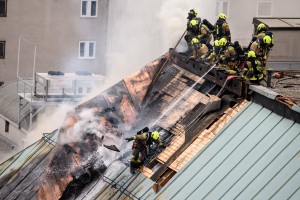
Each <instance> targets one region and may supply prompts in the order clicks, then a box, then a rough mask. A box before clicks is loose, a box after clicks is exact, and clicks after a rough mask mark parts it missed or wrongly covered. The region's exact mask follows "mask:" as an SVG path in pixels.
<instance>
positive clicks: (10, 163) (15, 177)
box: [0, 131, 58, 199]
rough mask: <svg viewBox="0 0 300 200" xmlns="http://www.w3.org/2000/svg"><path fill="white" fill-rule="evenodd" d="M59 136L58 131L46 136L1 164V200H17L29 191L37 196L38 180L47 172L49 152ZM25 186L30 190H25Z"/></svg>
mask: <svg viewBox="0 0 300 200" xmlns="http://www.w3.org/2000/svg"><path fill="white" fill-rule="evenodd" d="M57 135H58V132H57V131H54V132H52V133H51V134H46V135H45V137H44V138H42V139H40V140H39V141H37V142H35V143H34V144H32V145H30V146H29V147H27V148H26V149H24V150H22V151H21V152H19V153H17V154H16V155H15V156H13V157H11V158H10V159H8V160H7V161H5V162H3V163H2V164H0V199H5V198H8V199H16V198H17V197H18V196H19V197H20V195H21V196H22V193H27V192H28V191H32V194H33V195H36V193H37V190H38V187H37V185H38V180H39V179H38V178H39V177H40V176H42V174H43V173H44V172H45V166H46V164H48V158H49V157H50V156H49V155H51V154H49V152H50V151H51V150H52V149H53V145H54V143H55V141H56V139H57ZM47 157H48V158H47ZM45 158H46V159H45ZM24 185H26V187H27V189H28V188H29V189H28V190H24ZM30 188H31V189H30Z"/></svg>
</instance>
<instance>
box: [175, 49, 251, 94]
mask: <svg viewBox="0 0 300 200" xmlns="http://www.w3.org/2000/svg"><path fill="white" fill-rule="evenodd" d="M171 61H172V62H173V63H174V64H176V65H178V66H180V67H182V68H183V69H185V70H187V71H189V72H191V73H193V74H195V75H197V76H199V77H201V76H203V75H204V74H206V73H207V72H208V71H209V70H210V68H211V67H212V66H210V65H207V64H204V63H200V62H196V61H192V60H189V59H188V57H187V56H186V55H183V54H180V53H178V52H174V53H173V54H172V57H171ZM227 76H228V74H226V73H224V72H223V71H221V70H217V69H214V68H213V69H211V70H210V71H209V72H208V74H206V75H205V76H204V77H203V78H204V79H206V80H208V81H211V82H213V83H214V84H217V85H219V86H223V85H224V84H225V81H226V78H227ZM247 87H248V85H247V84H246V83H245V82H243V81H242V80H241V79H233V80H231V81H230V82H229V83H228V85H227V86H226V88H225V89H226V90H228V91H230V92H232V93H234V94H237V95H238V96H244V95H246V94H245V92H244V91H245V90H246V89H247Z"/></svg>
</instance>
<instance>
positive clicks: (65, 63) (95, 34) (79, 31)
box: [0, 0, 108, 82]
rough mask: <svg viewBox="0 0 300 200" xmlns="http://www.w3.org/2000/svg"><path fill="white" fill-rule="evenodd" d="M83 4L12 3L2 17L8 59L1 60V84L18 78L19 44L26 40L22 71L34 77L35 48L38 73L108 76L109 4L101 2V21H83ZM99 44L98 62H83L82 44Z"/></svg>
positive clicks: (69, 0) (64, 0)
mask: <svg viewBox="0 0 300 200" xmlns="http://www.w3.org/2000/svg"><path fill="white" fill-rule="evenodd" d="M80 9H81V1H80V0H59V1H41V0H27V1H21V0H8V1H7V17H0V27H1V29H0V40H5V41H6V55H5V56H6V58H5V59H0V81H5V82H8V81H12V80H16V77H17V60H18V57H17V55H18V42H19V36H20V35H21V36H22V40H21V50H20V70H19V75H20V76H22V77H32V72H33V71H32V70H33V64H34V59H33V56H34V44H37V54H36V72H48V71H49V70H54V71H55V70H60V71H64V72H75V71H76V70H86V71H90V72H92V73H101V74H105V63H106V61H105V52H106V41H107V40H106V33H107V15H108V13H107V12H108V10H107V9H108V0H99V1H98V17H97V18H82V17H80ZM86 40H90V41H96V42H97V44H96V59H89V60H86V59H84V60H83V59H79V58H78V54H79V41H86Z"/></svg>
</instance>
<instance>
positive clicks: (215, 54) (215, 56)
mask: <svg viewBox="0 0 300 200" xmlns="http://www.w3.org/2000/svg"><path fill="white" fill-rule="evenodd" d="M220 53H221V51H220V45H219V40H215V41H214V48H213V51H212V52H211V53H210V54H209V55H208V56H207V57H206V58H205V60H206V61H207V62H209V63H213V62H217V61H218V60H219V59H220Z"/></svg>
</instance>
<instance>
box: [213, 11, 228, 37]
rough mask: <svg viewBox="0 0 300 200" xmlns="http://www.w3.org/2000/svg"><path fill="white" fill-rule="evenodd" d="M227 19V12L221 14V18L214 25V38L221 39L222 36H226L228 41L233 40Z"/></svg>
mask: <svg viewBox="0 0 300 200" xmlns="http://www.w3.org/2000/svg"><path fill="white" fill-rule="evenodd" d="M226 19H227V17H226V15H225V14H223V13H220V14H219V19H218V20H217V22H216V23H215V25H214V27H215V30H214V40H220V39H221V38H225V39H226V40H227V41H229V42H231V34H230V29H229V25H228V23H227V22H226Z"/></svg>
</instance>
